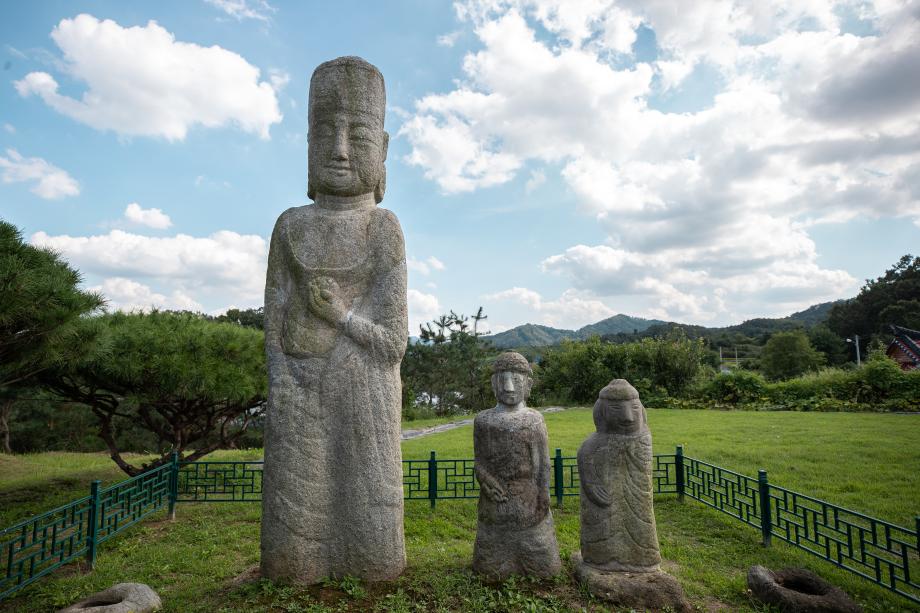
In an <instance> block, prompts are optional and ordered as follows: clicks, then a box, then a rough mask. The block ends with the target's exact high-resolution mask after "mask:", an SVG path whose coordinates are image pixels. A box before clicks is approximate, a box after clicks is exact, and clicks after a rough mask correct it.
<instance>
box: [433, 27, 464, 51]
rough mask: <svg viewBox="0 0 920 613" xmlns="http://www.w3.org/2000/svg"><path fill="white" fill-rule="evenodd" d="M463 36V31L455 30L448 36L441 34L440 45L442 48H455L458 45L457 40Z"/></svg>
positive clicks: (439, 37)
mask: <svg viewBox="0 0 920 613" xmlns="http://www.w3.org/2000/svg"><path fill="white" fill-rule="evenodd" d="M461 34H463V31H462V30H455V31H453V32H448V33H447V34H441V35H440V36H438V44H439V45H441V46H442V47H453V46H454V45H455V44H457V39H458V38H460V35H461Z"/></svg>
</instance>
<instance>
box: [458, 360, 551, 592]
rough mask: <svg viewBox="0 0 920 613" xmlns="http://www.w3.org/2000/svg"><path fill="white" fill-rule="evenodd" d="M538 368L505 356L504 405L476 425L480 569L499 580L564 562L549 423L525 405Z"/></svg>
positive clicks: (499, 387)
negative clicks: (553, 496) (553, 497)
mask: <svg viewBox="0 0 920 613" xmlns="http://www.w3.org/2000/svg"><path fill="white" fill-rule="evenodd" d="M531 374H532V371H531V369H530V365H529V364H528V363H527V359H526V358H524V356H522V355H521V354H519V353H503V354H501V355H500V356H499V357H498V359H497V360H496V361H495V366H494V374H493V375H492V391H493V392H494V393H495V397H496V398H497V399H498V404H497V405H496V406H495V407H494V408H492V409H488V410H486V411H482V412H481V413H479V415H477V416H476V420H475V421H474V425H473V449H474V454H475V457H476V466H475V468H476V479H477V480H478V481H479V487H480V494H479V523H478V526H477V529H476V543H475V545H474V547H473V569H474V570H475V571H476V572H478V573H480V574H482V575H485V576H486V577H488V578H489V579H491V580H498V581H501V580H504V579H506V578H508V577H509V576H511V575H533V576H537V577H552V576H554V575H557V574H558V573H559V571H560V570H561V568H562V562H561V560H560V559H559V547H558V545H557V544H556V532H555V529H554V527H553V515H552V512H551V511H550V506H549V505H550V502H549V448H548V441H547V436H546V424H545V423H544V421H543V416H542V415H541V414H540V413H539V412H538V411H534V410H533V409H529V408H527V406H526V404H525V401H526V400H527V397H528V396H529V394H530V386H531V384H532V380H531V378H530V375H531Z"/></svg>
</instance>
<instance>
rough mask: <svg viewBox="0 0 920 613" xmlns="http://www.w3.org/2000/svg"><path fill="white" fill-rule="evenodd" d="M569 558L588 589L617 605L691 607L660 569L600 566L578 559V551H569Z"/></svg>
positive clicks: (655, 608) (674, 609) (640, 608)
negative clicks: (634, 570) (621, 569)
mask: <svg viewBox="0 0 920 613" xmlns="http://www.w3.org/2000/svg"><path fill="white" fill-rule="evenodd" d="M572 562H573V563H574V564H575V577H576V578H577V579H578V580H579V581H580V582H581V583H583V584H584V585H585V586H586V587H587V588H588V591H589V592H591V593H592V594H594V595H595V596H597V597H598V598H601V599H603V600H606V601H608V602H611V603H614V604H616V605H617V606H621V607H630V608H632V609H637V610H640V611H644V610H646V609H652V610H656V611H657V610H661V609H666V608H668V609H669V610H672V611H691V610H692V609H691V607H690V603H688V602H687V599H686V598H685V597H684V590H683V588H681V587H680V583H678V582H677V579H675V578H674V577H672V576H671V575H669V574H667V573H664V572H662V571H660V570H658V571H654V572H648V573H631V572H618V571H607V570H600V569H598V568H595V567H594V566H591V565H590V564H587V563H586V562H585V561H584V560H582V558H581V553H580V552H578V553H574V554H572Z"/></svg>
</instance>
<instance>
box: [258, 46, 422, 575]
mask: <svg viewBox="0 0 920 613" xmlns="http://www.w3.org/2000/svg"><path fill="white" fill-rule="evenodd" d="M385 108H386V94H385V91H384V83H383V76H382V75H381V74H380V71H379V70H377V68H375V67H374V66H372V65H371V64H369V63H368V62H366V61H364V60H362V59H361V58H358V57H341V58H338V59H336V60H332V61H330V62H326V63H324V64H321V65H320V66H319V67H318V68H317V69H316V70H315V71H314V73H313V77H312V79H311V81H310V98H309V110H308V119H309V130H310V132H309V147H308V154H309V164H308V165H309V187H308V191H307V195H308V196H309V197H310V198H311V199H313V200H314V203H313V204H312V205H307V206H301V207H296V208H291V209H288V210H287V211H285V212H284V213H282V214H281V216H280V217H279V218H278V221H277V223H276V224H275V230H274V232H273V234H272V239H271V248H270V251H269V256H268V275H267V280H266V284H265V349H266V354H267V361H268V380H269V396H268V408H267V413H266V416H267V421H266V426H265V470H264V473H263V475H264V481H263V503H262V509H263V512H262V542H261V548H262V560H261V572H262V576H263V577H267V578H270V579H287V580H294V581H298V582H301V583H316V582H318V581H320V580H321V579H323V578H325V577H343V576H346V575H351V576H354V577H358V578H361V579H365V580H369V581H380V580H387V579H393V578H395V577H397V576H398V575H399V574H400V573H401V572H402V571H403V569H404V568H405V565H406V553H405V545H404V539H403V489H402V458H401V452H400V406H401V385H400V378H399V366H400V360H401V359H402V355H403V352H404V351H405V349H406V338H407V336H408V322H407V310H406V257H405V248H404V245H403V235H402V230H401V229H400V226H399V221H398V220H397V219H396V216H395V215H393V213H391V212H390V211H387V210H386V209H383V208H379V207H378V206H377V204H378V203H379V202H380V201H381V200H382V199H383V194H384V189H385V185H386V169H385V167H384V161H385V160H386V155H387V144H388V141H389V137H388V135H387V133H386V132H385V131H384V129H383V121H384V111H385Z"/></svg>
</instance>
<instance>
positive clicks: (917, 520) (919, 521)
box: [914, 515, 920, 551]
mask: <svg viewBox="0 0 920 613" xmlns="http://www.w3.org/2000/svg"><path fill="white" fill-rule="evenodd" d="M914 528H915V531H916V532H917V551H920V515H917V516H916V517H914Z"/></svg>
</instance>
